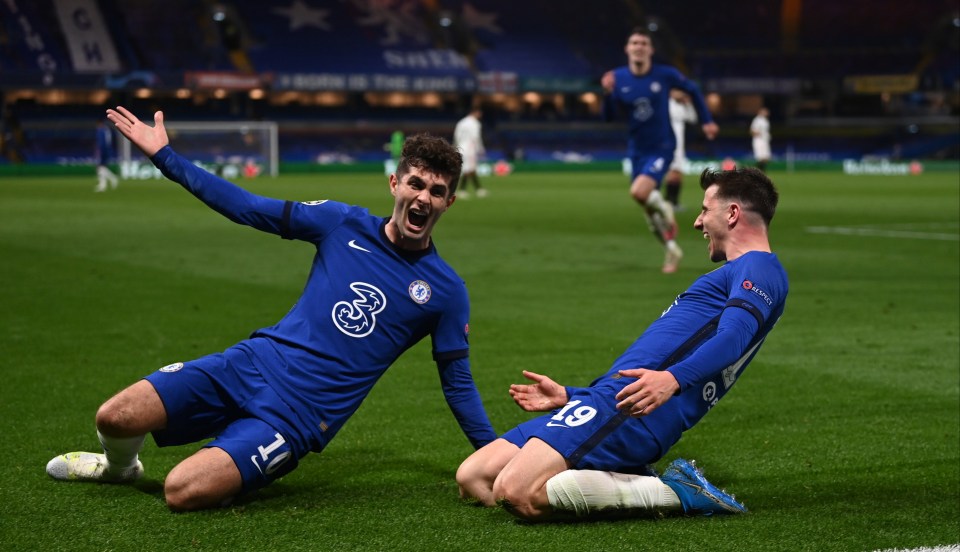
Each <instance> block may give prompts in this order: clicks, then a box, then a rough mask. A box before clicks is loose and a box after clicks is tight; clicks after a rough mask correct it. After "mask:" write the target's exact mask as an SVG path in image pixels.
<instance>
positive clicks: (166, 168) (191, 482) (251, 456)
mask: <svg viewBox="0 0 960 552" xmlns="http://www.w3.org/2000/svg"><path fill="white" fill-rule="evenodd" d="M107 117H108V118H109V119H110V120H111V121H112V122H113V123H114V125H116V127H117V129H118V130H119V131H120V132H121V133H122V134H123V135H124V136H125V137H127V138H128V139H129V140H130V141H131V142H133V144H134V145H136V146H137V147H138V148H139V149H140V150H141V151H143V153H144V154H145V155H147V156H148V157H150V159H151V160H152V161H153V163H154V164H155V165H156V166H157V167H158V168H159V169H160V170H161V171H162V172H163V174H164V176H166V177H167V178H169V179H170V180H173V181H175V182H177V183H179V184H181V185H182V186H183V187H184V188H186V189H187V190H188V191H190V192H191V193H192V194H194V195H195V196H197V197H198V198H199V199H200V200H201V201H203V202H204V203H206V204H207V205H208V206H209V207H211V208H212V209H214V210H215V211H217V212H219V213H220V214H222V215H224V216H225V217H227V218H229V219H230V220H232V221H234V222H237V223H240V224H246V225H249V226H252V227H254V228H256V229H258V230H262V231H265V232H270V233H273V234H278V235H279V236H281V237H282V238H285V239H298V240H304V241H307V242H310V243H312V244H314V245H315V246H316V248H317V253H316V255H315V256H314V258H313V266H312V269H311V271H310V276H309V278H308V280H307V282H306V285H305V286H304V289H303V293H302V295H301V297H300V299H299V300H298V301H297V302H296V304H294V306H293V308H292V309H291V310H290V311H289V312H288V313H287V314H286V316H284V317H283V318H282V319H281V320H280V321H279V322H277V323H276V324H275V325H274V326H271V327H268V328H261V329H259V330H256V331H255V332H253V334H252V335H251V337H250V338H249V339H246V340H243V341H241V342H240V343H237V344H236V345H234V346H233V347H230V348H229V349H227V350H226V351H224V352H222V353H215V354H211V355H209V356H205V357H202V358H199V359H195V360H191V361H187V362H177V363H174V364H170V365H168V366H165V367H163V368H160V369H159V370H158V371H157V372H154V373H153V374H150V375H148V376H146V377H145V378H144V379H143V380H140V381H139V382H137V383H134V384H133V385H131V386H130V387H128V388H126V389H125V390H123V391H121V392H120V393H119V394H117V395H116V396H114V397H113V398H111V399H109V400H108V401H107V402H105V403H104V404H103V405H102V406H101V407H100V409H99V410H98V411H97V415H96V427H97V435H98V437H99V440H100V443H101V445H102V447H103V450H104V453H103V454H98V453H91V452H71V453H67V454H64V455H60V456H57V457H55V458H53V459H52V460H51V461H50V462H49V463H48V464H47V473H48V474H50V475H51V476H52V477H54V478H55V479H60V480H67V481H71V480H76V481H99V482H111V483H127V482H132V481H135V480H136V479H138V478H139V477H141V476H142V474H143V466H142V464H141V462H140V461H139V458H138V456H139V452H140V450H141V448H142V446H143V443H144V440H145V436H146V434H147V433H151V432H152V434H153V437H154V440H155V441H156V443H157V445H159V446H171V445H183V444H187V443H193V442H197V441H200V440H202V439H206V438H210V437H213V440H212V441H211V442H209V443H207V444H205V445H204V446H203V447H202V448H201V449H200V450H198V451H197V452H195V453H194V454H193V455H191V456H189V457H188V458H186V459H185V460H183V461H182V462H181V463H180V464H178V465H177V466H176V467H174V468H173V470H171V471H170V473H169V474H168V475H167V476H166V480H165V481H164V494H165V496H166V501H167V505H168V506H169V507H170V508H171V509H172V510H195V509H199V508H208V507H215V506H219V505H223V504H225V503H227V502H229V501H230V500H231V499H232V498H233V497H235V496H237V495H239V494H241V493H244V492H249V491H252V490H255V489H258V488H261V487H263V486H266V485H269V484H270V483H271V482H273V481H274V480H276V479H277V478H279V477H281V476H283V475H284V474H287V473H289V472H290V471H291V470H293V469H294V468H295V467H296V466H297V464H298V462H299V460H300V458H302V457H303V456H305V455H306V454H307V453H309V452H311V451H314V452H319V451H321V450H323V449H324V447H326V445H327V444H328V443H329V442H330V440H331V439H332V438H333V437H334V435H336V433H337V432H338V431H339V430H340V428H341V427H342V426H343V424H344V423H345V422H346V421H347V419H348V418H349V417H350V416H351V415H352V414H353V413H354V412H355V411H356V410H357V408H358V407H359V406H360V403H361V402H362V401H363V399H364V398H365V397H366V396H367V394H368V393H369V392H370V389H371V388H372V387H373V385H374V383H376V381H377V379H378V378H379V377H380V376H381V375H382V374H383V373H384V371H386V369H387V368H388V367H389V366H390V365H391V364H392V363H393V362H394V361H395V360H396V359H397V358H398V357H399V356H400V355H401V354H402V353H403V352H404V351H406V350H407V349H408V348H410V347H411V346H413V345H414V344H416V343H417V342H419V341H420V340H421V339H423V338H424V337H426V336H427V335H430V336H431V338H432V340H433V358H434V360H435V361H436V363H437V367H438V368H439V372H440V380H441V383H442V387H443V393H444V396H445V397H446V400H447V403H448V405H449V406H450V409H451V410H452V411H453V414H454V416H455V417H456V419H457V422H458V423H459V425H460V428H461V429H462V430H463V432H464V433H465V434H466V436H467V438H468V439H469V440H470V442H471V444H473V446H474V447H475V448H480V447H482V446H483V445H485V444H487V443H489V442H490V441H492V440H493V439H495V438H496V434H495V433H494V431H493V428H492V426H491V425H490V422H489V419H488V417H487V414H486V412H485V410H484V408H483V405H482V403H481V401H480V395H479V393H478V392H477V389H476V386H475V384H474V382H473V377H472V375H471V373H470V363H469V360H468V352H469V344H468V341H467V328H468V321H469V315H470V303H469V299H468V297H467V290H466V287H465V285H464V283H463V281H462V280H461V279H460V277H459V276H458V275H457V274H456V273H455V272H454V271H453V269H452V268H450V266H449V265H447V264H446V262H444V261H443V260H442V259H441V258H440V256H439V254H438V253H437V250H436V248H435V247H434V244H433V240H432V232H433V228H434V226H435V225H436V223H437V221H438V220H439V219H440V217H441V216H442V215H443V214H444V213H445V212H446V211H447V209H448V208H449V207H450V206H451V205H453V203H454V201H455V199H456V196H455V193H456V187H457V179H458V178H459V176H460V168H461V163H462V161H461V156H460V154H459V153H458V152H457V151H456V150H455V149H454V148H453V147H452V146H450V144H448V143H447V142H446V141H445V140H443V139H441V138H436V137H432V136H427V135H417V136H413V137H410V138H408V139H407V140H406V142H405V144H404V147H403V153H402V156H401V157H400V160H399V162H398V165H397V170H396V173H395V174H392V175H390V177H389V187H390V193H391V194H392V195H393V197H394V207H393V214H392V215H391V216H390V217H389V218H381V217H377V216H374V215H371V214H370V213H369V212H368V211H367V210H366V209H364V208H361V207H356V206H350V205H346V204H343V203H338V202H335V201H326V200H323V201H309V202H293V201H283V200H278V199H270V198H265V197H261V196H258V195H254V194H252V193H250V192H248V191H246V190H244V189H242V188H239V187H237V186H235V185H233V184H231V183H230V182H227V181H226V180H223V179H221V178H219V177H216V176H214V175H212V174H210V173H208V172H206V171H204V170H203V169H200V168H198V167H196V166H194V165H193V164H192V163H190V162H189V161H188V160H187V159H185V158H183V157H181V156H180V155H178V154H177V153H175V152H174V151H173V150H172V149H171V148H170V146H169V139H168V137H167V133H166V130H165V129H164V125H163V113H162V112H157V113H156V114H155V115H154V122H155V124H154V126H152V127H151V126H149V125H146V124H144V123H143V122H141V121H140V120H139V119H138V118H137V117H136V116H134V115H133V114H132V113H131V112H129V111H128V110H126V109H125V108H123V107H118V108H117V109H116V110H113V109H108V110H107Z"/></svg>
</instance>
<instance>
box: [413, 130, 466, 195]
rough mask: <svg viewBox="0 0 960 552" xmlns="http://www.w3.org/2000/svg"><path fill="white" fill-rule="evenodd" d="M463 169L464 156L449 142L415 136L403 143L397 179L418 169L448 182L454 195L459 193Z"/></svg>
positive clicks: (422, 135) (429, 136)
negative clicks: (458, 186)
mask: <svg viewBox="0 0 960 552" xmlns="http://www.w3.org/2000/svg"><path fill="white" fill-rule="evenodd" d="M462 167H463V156H462V155H460V152H459V151H457V149H456V148H455V147H453V146H452V145H450V143H449V142H447V141H446V140H444V139H443V138H440V137H439V136H431V135H430V134H422V133H421V134H414V135H413V136H410V137H408V138H407V139H406V140H404V142H403V151H402V152H401V153H400V161H399V162H397V178H399V179H402V178H403V176H404V175H405V174H407V173H408V172H410V169H411V168H417V169H420V170H423V171H426V172H429V173H433V174H437V175H439V176H440V177H442V178H443V179H445V180H448V183H449V186H450V193H451V194H453V193H454V192H456V191H457V184H458V183H459V180H460V170H461V168H462Z"/></svg>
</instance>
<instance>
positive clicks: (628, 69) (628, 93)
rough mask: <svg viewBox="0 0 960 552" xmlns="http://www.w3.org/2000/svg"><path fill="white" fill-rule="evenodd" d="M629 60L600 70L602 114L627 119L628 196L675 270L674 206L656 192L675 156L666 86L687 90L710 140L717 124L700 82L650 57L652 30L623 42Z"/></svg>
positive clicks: (666, 264) (669, 269) (668, 268)
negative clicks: (641, 213)
mask: <svg viewBox="0 0 960 552" xmlns="http://www.w3.org/2000/svg"><path fill="white" fill-rule="evenodd" d="M623 50H624V53H626V55H627V64H626V65H624V66H621V67H617V68H616V69H612V70H610V71H607V72H606V73H604V75H603V77H601V79H600V84H601V85H602V86H603V90H604V92H605V94H604V98H603V107H602V111H603V118H604V119H605V120H608V121H610V120H613V119H616V118H619V119H625V120H626V121H627V155H628V156H629V158H630V167H631V173H630V196H631V197H632V198H633V199H634V200H635V201H636V202H637V203H639V204H640V206H641V207H643V214H644V216H645V217H646V220H647V225H648V226H649V227H650V230H651V231H652V232H653V235H654V236H655V237H656V238H657V240H658V241H660V243H662V244H663V246H664V260H663V269H662V270H663V272H664V273H665V274H670V273H673V272H676V271H677V266H678V265H679V264H680V259H681V258H683V251H682V250H681V249H680V246H679V245H677V241H676V237H677V222H676V220H675V219H674V216H673V206H672V205H671V204H670V202H669V201H667V200H666V199H664V198H663V196H662V195H661V194H660V185H661V183H662V182H661V181H662V180H663V177H664V175H665V174H666V172H667V169H668V168H669V167H670V164H671V163H672V161H673V155H674V149H675V148H676V145H677V138H676V136H675V135H674V133H673V127H672V126H671V125H670V110H669V101H670V100H669V97H670V91H671V90H673V89H679V90H682V91H683V92H686V93H687V95H688V96H689V98H690V101H691V102H692V103H693V106H694V108H696V111H697V116H698V118H699V119H700V123H701V128H702V130H703V133H704V135H705V136H706V137H707V139H709V140H713V139H714V138H715V137H716V136H717V133H718V132H719V131H720V128H719V127H718V126H717V124H716V123H715V122H714V121H713V115H711V114H710V110H709V109H708V108H707V103H706V101H705V100H704V97H703V94H702V93H701V92H700V87H699V86H697V84H696V83H694V82H693V81H691V80H690V79H688V78H687V77H686V76H684V75H683V73H681V72H680V71H679V70H677V68H675V67H673V66H670V65H665V64H662V63H654V62H653V53H654V48H653V39H652V37H651V34H650V31H649V30H647V29H646V28H644V27H637V28H635V29H633V31H631V33H630V35H629V36H628V37H627V43H626V45H625V46H624V48H623Z"/></svg>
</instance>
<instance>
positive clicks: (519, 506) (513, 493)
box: [493, 477, 547, 521]
mask: <svg viewBox="0 0 960 552" xmlns="http://www.w3.org/2000/svg"><path fill="white" fill-rule="evenodd" d="M493 495H494V497H495V498H496V502H497V504H499V505H500V506H502V507H503V509H504V510H506V511H508V512H510V513H511V514H513V515H515V516H517V517H518V518H521V519H525V520H528V521H537V520H541V519H543V518H544V517H545V516H546V514H547V511H546V510H544V509H543V507H542V506H541V505H538V504H536V496H535V495H534V493H532V492H530V491H529V490H528V489H526V488H523V487H520V486H517V485H515V484H513V482H512V481H511V480H510V478H504V477H498V478H497V480H496V481H495V482H494V484H493Z"/></svg>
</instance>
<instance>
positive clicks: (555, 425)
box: [547, 422, 570, 429]
mask: <svg viewBox="0 0 960 552" xmlns="http://www.w3.org/2000/svg"><path fill="white" fill-rule="evenodd" d="M547 427H566V428H567V429H570V428H569V427H567V426H566V425H565V424H555V423H553V422H547Z"/></svg>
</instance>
